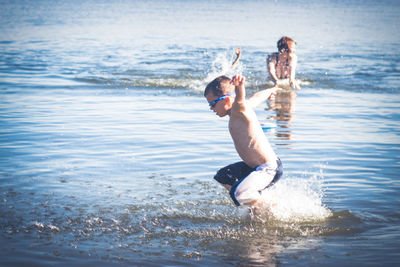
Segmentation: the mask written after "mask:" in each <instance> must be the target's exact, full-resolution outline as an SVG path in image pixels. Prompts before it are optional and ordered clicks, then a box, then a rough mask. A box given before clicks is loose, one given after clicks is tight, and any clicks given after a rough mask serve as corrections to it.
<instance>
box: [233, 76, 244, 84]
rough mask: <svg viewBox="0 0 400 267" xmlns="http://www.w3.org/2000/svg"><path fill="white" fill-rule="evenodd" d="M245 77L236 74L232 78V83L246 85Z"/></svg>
mask: <svg viewBox="0 0 400 267" xmlns="http://www.w3.org/2000/svg"><path fill="white" fill-rule="evenodd" d="M244 81H245V78H244V76H242V75H235V76H233V78H232V81H231V84H233V85H234V86H244Z"/></svg>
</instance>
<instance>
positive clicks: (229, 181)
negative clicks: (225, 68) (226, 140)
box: [204, 75, 282, 206]
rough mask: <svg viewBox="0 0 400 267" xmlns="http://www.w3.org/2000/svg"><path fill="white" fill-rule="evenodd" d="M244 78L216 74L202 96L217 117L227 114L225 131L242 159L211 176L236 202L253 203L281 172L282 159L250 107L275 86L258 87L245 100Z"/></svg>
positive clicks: (253, 106) (273, 90)
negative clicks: (231, 77)
mask: <svg viewBox="0 0 400 267" xmlns="http://www.w3.org/2000/svg"><path fill="white" fill-rule="evenodd" d="M244 82H245V78H244V77H243V76H241V75H236V76H235V77H233V79H232V80H231V79H229V78H228V77H226V76H220V77H218V78H216V79H215V80H213V81H212V82H211V83H209V84H208V85H207V87H206V89H205V91H204V96H205V98H206V99H207V101H208V103H209V105H210V109H211V110H212V111H214V112H215V113H216V114H217V115H218V116H219V117H225V116H227V115H228V116H229V132H230V134H231V136H232V139H233V142H234V144H235V148H236V151H237V152H238V154H239V156H240V157H241V158H242V160H243V161H241V162H237V163H234V164H231V165H229V166H226V167H225V168H222V169H220V170H219V171H218V172H217V174H216V175H215V177H214V179H215V180H217V181H218V182H219V183H221V184H222V185H223V186H224V187H225V188H226V189H228V190H229V192H230V196H231V198H232V200H233V202H234V203H235V204H236V205H237V206H240V205H242V204H245V205H249V206H254V205H257V204H259V199H260V198H261V194H262V192H263V190H264V189H266V188H268V187H269V186H271V185H272V184H274V183H275V182H276V181H277V180H278V179H279V178H280V177H281V176H282V163H281V161H280V160H279V158H278V157H277V156H276V155H275V152H274V151H273V149H272V147H271V145H270V144H269V142H268V140H267V138H266V136H265V134H264V132H263V130H262V128H261V126H260V123H259V121H258V119H257V116H256V113H255V112H254V110H253V109H254V108H255V107H256V106H257V105H259V104H260V103H262V102H264V101H265V100H267V99H268V98H269V97H270V96H271V94H273V93H274V92H275V91H276V90H278V89H277V88H272V89H266V90H262V91H259V92H257V93H255V94H254V95H253V96H252V97H251V98H250V99H248V100H246V99H245V96H246V91H245V87H244ZM234 93H235V94H236V97H235V96H234V95H233V94H234Z"/></svg>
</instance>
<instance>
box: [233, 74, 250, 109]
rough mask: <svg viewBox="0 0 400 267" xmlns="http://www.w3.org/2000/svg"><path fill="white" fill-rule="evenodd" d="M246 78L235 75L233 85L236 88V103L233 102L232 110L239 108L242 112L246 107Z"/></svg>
mask: <svg viewBox="0 0 400 267" xmlns="http://www.w3.org/2000/svg"><path fill="white" fill-rule="evenodd" d="M244 81H245V78H244V76H242V75H235V76H234V77H233V78H232V81H231V84H233V85H234V86H235V94H236V97H235V101H234V102H233V105H232V108H235V109H236V108H238V110H242V109H243V108H244V105H245V101H246V100H245V98H246V90H245V88H244Z"/></svg>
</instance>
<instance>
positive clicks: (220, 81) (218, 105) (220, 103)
mask: <svg viewBox="0 0 400 267" xmlns="http://www.w3.org/2000/svg"><path fill="white" fill-rule="evenodd" d="M230 82H231V79H229V78H228V77H227V76H219V77H217V78H215V79H214V80H213V81H212V82H210V83H209V84H208V85H207V86H206V89H205V90H204V97H205V98H206V99H207V101H208V103H209V105H210V109H211V110H213V111H214V112H215V113H217V115H218V116H220V117H224V116H226V115H228V114H229V111H230V109H231V107H232V100H231V98H230V94H231V93H232V91H234V89H235V87H234V86H233V85H232V84H231V83H230Z"/></svg>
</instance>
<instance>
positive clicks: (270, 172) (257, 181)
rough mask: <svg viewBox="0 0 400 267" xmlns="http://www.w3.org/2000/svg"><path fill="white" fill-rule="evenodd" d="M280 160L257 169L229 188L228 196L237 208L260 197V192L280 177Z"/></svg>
mask: <svg viewBox="0 0 400 267" xmlns="http://www.w3.org/2000/svg"><path fill="white" fill-rule="evenodd" d="M282 173H283V172H282V164H281V162H280V160H278V161H277V162H274V163H269V164H265V165H262V166H259V167H257V169H256V170H255V171H254V172H252V173H251V174H250V175H249V176H247V177H246V178H244V179H243V180H242V181H240V182H238V183H236V184H235V185H234V186H232V187H231V190H230V195H231V198H232V199H233V202H235V204H236V205H237V206H240V205H241V204H251V203H254V202H256V201H257V200H258V199H259V198H260V197H261V191H262V190H264V189H266V188H267V187H269V186H271V185H272V184H274V183H275V182H276V181H277V180H279V178H280V177H281V176H282Z"/></svg>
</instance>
